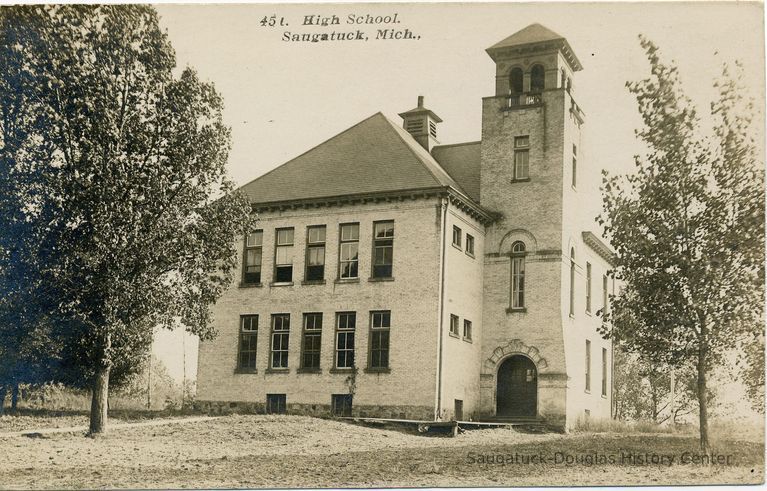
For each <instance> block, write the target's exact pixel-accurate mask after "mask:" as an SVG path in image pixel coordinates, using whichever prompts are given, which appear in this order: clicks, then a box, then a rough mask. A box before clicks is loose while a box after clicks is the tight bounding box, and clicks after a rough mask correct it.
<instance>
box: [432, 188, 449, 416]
mask: <svg viewBox="0 0 767 491" xmlns="http://www.w3.org/2000/svg"><path fill="white" fill-rule="evenodd" d="M447 205H448V200H447V198H442V200H441V207H442V224H441V226H442V239H441V240H442V252H441V255H440V273H439V276H440V280H439V322H438V326H439V327H438V329H437V335H438V336H439V343H438V352H437V404H436V405H435V407H436V409H435V414H434V421H439V420H440V418H441V416H442V357H443V355H442V343H443V341H444V335H443V328H444V323H445V263H446V262H447V261H446V257H445V253H446V250H445V249H446V245H447Z"/></svg>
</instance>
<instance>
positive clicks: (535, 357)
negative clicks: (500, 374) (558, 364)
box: [482, 339, 549, 374]
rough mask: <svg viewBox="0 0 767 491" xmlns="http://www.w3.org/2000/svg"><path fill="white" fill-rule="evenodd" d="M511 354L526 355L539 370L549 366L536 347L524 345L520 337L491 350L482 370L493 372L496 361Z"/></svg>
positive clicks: (488, 372)
mask: <svg viewBox="0 0 767 491" xmlns="http://www.w3.org/2000/svg"><path fill="white" fill-rule="evenodd" d="M512 355H525V356H527V357H528V358H530V359H531V360H532V361H533V363H535V366H536V368H537V369H538V370H539V371H541V370H545V369H547V368H548V367H549V363H548V362H547V361H546V359H545V358H543V357H542V356H541V352H540V350H539V349H538V348H536V347H535V346H528V345H526V344H525V343H524V342H522V340H521V339H512V340H511V341H509V342H508V343H506V344H505V345H503V346H498V347H497V348H495V349H494V350H493V354H492V355H491V356H490V357H489V358H488V359H486V360H485V362H484V363H483V364H482V368H483V370H482V371H483V372H484V373H486V374H495V372H496V370H497V365H498V363H499V362H500V361H502V360H503V359H505V358H507V357H509V356H512Z"/></svg>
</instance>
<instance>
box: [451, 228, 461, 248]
mask: <svg viewBox="0 0 767 491" xmlns="http://www.w3.org/2000/svg"><path fill="white" fill-rule="evenodd" d="M461 236H462V232H461V228H460V227H456V226H455V225H453V245H454V246H456V247H458V248H459V249H460V248H461V242H462V240H461Z"/></svg>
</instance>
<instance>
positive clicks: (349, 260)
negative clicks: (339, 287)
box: [338, 223, 360, 278]
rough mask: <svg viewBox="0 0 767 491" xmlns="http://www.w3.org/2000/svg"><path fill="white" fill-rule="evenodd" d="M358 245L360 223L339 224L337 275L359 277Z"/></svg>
mask: <svg viewBox="0 0 767 491" xmlns="http://www.w3.org/2000/svg"><path fill="white" fill-rule="evenodd" d="M359 246H360V224H359V223H346V224H343V225H341V235H340V245H339V248H338V249H339V261H338V263H339V268H340V269H339V273H338V274H339V277H340V278H357V277H359Z"/></svg>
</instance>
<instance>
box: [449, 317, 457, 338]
mask: <svg viewBox="0 0 767 491" xmlns="http://www.w3.org/2000/svg"><path fill="white" fill-rule="evenodd" d="M458 324H459V319H458V316H457V315H454V314H450V334H452V335H453V336H458V335H459V334H458Z"/></svg>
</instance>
